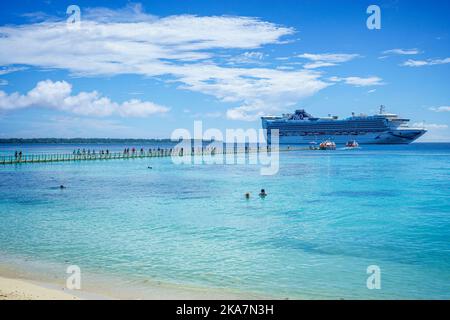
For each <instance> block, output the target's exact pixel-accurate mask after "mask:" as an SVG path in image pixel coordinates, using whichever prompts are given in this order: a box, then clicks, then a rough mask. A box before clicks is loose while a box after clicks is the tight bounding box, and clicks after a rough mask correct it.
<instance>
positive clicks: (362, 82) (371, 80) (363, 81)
mask: <svg viewBox="0 0 450 320" xmlns="http://www.w3.org/2000/svg"><path fill="white" fill-rule="evenodd" d="M329 80H330V81H333V82H340V81H343V82H344V83H346V84H349V85H352V86H356V87H368V86H381V85H384V83H383V79H381V78H380V77H375V76H373V77H367V78H362V77H343V78H342V77H331V78H329Z"/></svg>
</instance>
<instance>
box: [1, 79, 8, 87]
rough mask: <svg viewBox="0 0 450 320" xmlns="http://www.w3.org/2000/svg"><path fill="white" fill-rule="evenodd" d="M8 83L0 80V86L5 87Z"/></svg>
mask: <svg viewBox="0 0 450 320" xmlns="http://www.w3.org/2000/svg"><path fill="white" fill-rule="evenodd" d="M8 83H9V82H8V81H7V80H5V79H0V86H7V85H8Z"/></svg>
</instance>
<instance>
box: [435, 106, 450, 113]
mask: <svg viewBox="0 0 450 320" xmlns="http://www.w3.org/2000/svg"><path fill="white" fill-rule="evenodd" d="M430 110H431V111H435V112H450V107H449V106H441V107H437V108H436V107H431V108H430Z"/></svg>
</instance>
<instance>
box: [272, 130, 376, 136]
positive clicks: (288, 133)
mask: <svg viewBox="0 0 450 320" xmlns="http://www.w3.org/2000/svg"><path fill="white" fill-rule="evenodd" d="M375 132H382V130H379V131H327V132H298V131H280V133H279V135H280V136H320V135H333V136H340V135H355V136H357V135H365V134H367V133H375Z"/></svg>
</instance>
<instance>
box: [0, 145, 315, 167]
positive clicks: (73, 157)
mask: <svg viewBox="0 0 450 320" xmlns="http://www.w3.org/2000/svg"><path fill="white" fill-rule="evenodd" d="M229 149H230V148H224V149H216V148H197V149H194V148H192V149H191V150H187V151H186V150H184V149H183V148H174V149H167V148H166V149H161V148H160V149H150V150H145V151H143V152H141V151H136V152H129V153H125V152H105V153H100V152H96V153H81V154H78V153H54V154H46V153H42V154H23V155H21V156H0V165H5V164H19V163H44V162H64V161H88V160H112V159H140V158H157V157H171V156H204V155H207V156H216V155H221V154H222V155H225V154H243V153H244V154H250V153H261V152H271V150H270V148H269V147H252V148H250V147H245V148H231V150H229ZM306 149H308V148H293V147H286V148H283V149H278V151H280V152H281V151H295V150H306ZM272 151H275V150H272Z"/></svg>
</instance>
